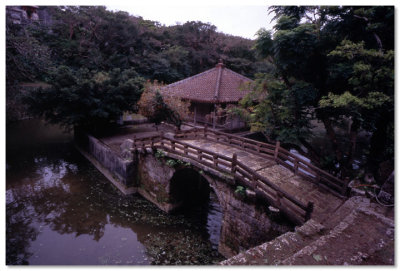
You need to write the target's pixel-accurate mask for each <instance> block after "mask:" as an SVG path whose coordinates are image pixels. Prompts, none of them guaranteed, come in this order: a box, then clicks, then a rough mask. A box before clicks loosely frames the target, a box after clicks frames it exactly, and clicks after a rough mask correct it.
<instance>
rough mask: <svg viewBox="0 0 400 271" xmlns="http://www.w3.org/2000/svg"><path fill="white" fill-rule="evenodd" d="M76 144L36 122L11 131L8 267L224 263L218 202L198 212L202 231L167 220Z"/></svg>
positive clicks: (188, 222)
mask: <svg viewBox="0 0 400 271" xmlns="http://www.w3.org/2000/svg"><path fill="white" fill-rule="evenodd" d="M31 130H32V132H30V131H31ZM38 130H39V131H40V132H38ZM71 139H72V137H71V135H68V134H62V133H61V132H60V131H59V130H58V129H56V128H55V127H53V126H48V127H44V126H43V123H42V122H40V121H36V120H31V121H25V122H21V123H20V124H18V125H16V126H15V127H8V128H7V153H6V160H7V161H6V162H7V171H6V178H7V180H6V182H7V183H6V227H7V229H6V246H7V248H6V253H7V254H6V255H7V256H6V262H7V264H8V265H19V264H41V265H43V264H50V265H57V264H59V265H63V264H80V265H83V264H134V265H140V264H212V263H214V262H218V261H220V260H222V258H221V256H220V255H219V254H218V253H217V250H216V249H217V243H218V239H219V227H220V223H221V212H220V211H219V209H218V208H219V206H218V204H217V201H216V200H215V199H214V200H213V199H212V200H210V202H208V205H209V206H211V208H201V212H202V215H200V214H199V213H197V214H195V213H192V216H194V217H203V218H204V214H205V216H206V219H205V220H204V219H201V218H200V220H201V221H203V222H202V224H199V221H200V220H196V219H193V217H191V216H190V215H187V214H176V215H174V216H171V215H166V214H165V213H163V212H162V211H160V210H159V209H157V208H156V207H155V206H154V205H152V204H151V203H149V202H147V201H146V200H144V199H143V198H141V197H137V196H129V197H122V196H121V195H120V194H119V192H118V191H116V189H115V188H114V187H113V186H112V185H111V184H110V183H109V182H108V181H107V180H106V179H105V178H104V177H103V176H102V175H101V174H100V173H99V172H98V171H97V170H96V169H95V168H94V167H93V166H92V165H91V164H89V163H88V162H87V161H86V160H85V159H84V158H82V156H80V155H79V154H78V153H77V152H76V151H75V149H74V148H73V145H72V143H71ZM207 210H210V211H207ZM207 217H208V219H207Z"/></svg>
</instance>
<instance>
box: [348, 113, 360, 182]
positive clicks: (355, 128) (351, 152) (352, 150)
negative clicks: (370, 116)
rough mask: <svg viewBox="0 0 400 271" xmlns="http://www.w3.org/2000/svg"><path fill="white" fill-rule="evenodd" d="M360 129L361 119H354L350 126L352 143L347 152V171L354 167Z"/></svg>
mask: <svg viewBox="0 0 400 271" xmlns="http://www.w3.org/2000/svg"><path fill="white" fill-rule="evenodd" d="M359 129H360V121H359V120H357V119H355V120H353V122H352V123H351V127H350V145H349V149H348V151H347V153H346V155H347V160H346V164H345V168H346V172H348V171H349V170H350V169H351V168H352V164H353V160H354V154H355V152H356V146H357V136H358V131H359ZM346 175H347V174H346Z"/></svg>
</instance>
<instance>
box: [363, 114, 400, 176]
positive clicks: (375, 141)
mask: <svg viewBox="0 0 400 271" xmlns="http://www.w3.org/2000/svg"><path fill="white" fill-rule="evenodd" d="M393 118H394V114H393V112H386V113H383V114H381V116H380V118H378V120H377V121H376V130H375V131H374V133H373V134H372V137H371V140H370V148H369V156H368V161H367V164H368V168H369V169H370V170H371V171H372V173H373V174H374V175H375V177H376V176H377V172H378V169H379V163H380V162H382V160H384V157H383V155H384V152H385V150H386V146H387V144H388V142H387V135H386V132H387V127H388V125H389V124H390V123H391V122H393V120H394V119H393Z"/></svg>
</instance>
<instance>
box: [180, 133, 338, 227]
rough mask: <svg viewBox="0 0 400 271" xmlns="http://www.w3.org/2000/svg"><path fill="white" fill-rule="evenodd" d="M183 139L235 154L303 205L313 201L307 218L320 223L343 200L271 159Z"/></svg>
mask: <svg viewBox="0 0 400 271" xmlns="http://www.w3.org/2000/svg"><path fill="white" fill-rule="evenodd" d="M183 141H184V142H186V143H188V144H191V145H194V146H197V147H201V148H203V149H207V150H209V151H212V152H216V153H219V154H223V155H226V156H228V157H232V155H233V154H234V153H236V154H237V158H238V160H239V161H240V162H242V163H243V164H245V165H247V166H248V167H250V168H252V169H254V170H256V171H257V173H259V174H260V175H261V176H264V177H266V178H268V179H269V180H270V181H272V182H273V183H275V184H276V185H278V186H279V187H281V188H282V189H283V190H284V191H286V192H287V193H289V194H290V195H292V196H294V197H295V198H296V199H298V200H299V201H301V202H303V203H304V204H307V203H308V202H309V201H311V202H313V203H314V211H313V213H312V216H311V217H312V218H313V219H314V220H315V221H317V222H319V223H322V222H324V221H325V220H326V218H327V217H328V216H329V215H330V214H331V213H332V212H334V211H335V210H336V209H338V208H339V207H340V206H341V205H342V204H343V203H344V200H343V199H341V198H339V197H337V196H335V195H333V194H331V193H330V192H328V191H325V190H322V188H319V187H318V186H317V185H315V184H313V183H311V182H310V181H307V180H305V179H303V178H302V177H300V176H296V175H295V174H294V173H293V172H292V171H290V170H289V169H287V168H285V167H284V166H281V165H279V164H277V163H276V162H275V161H274V160H273V159H268V158H265V157H261V156H259V155H256V154H253V153H249V152H246V151H243V150H242V149H239V148H235V147H233V146H229V145H225V144H220V143H215V142H210V141H207V140H203V139H196V140H183Z"/></svg>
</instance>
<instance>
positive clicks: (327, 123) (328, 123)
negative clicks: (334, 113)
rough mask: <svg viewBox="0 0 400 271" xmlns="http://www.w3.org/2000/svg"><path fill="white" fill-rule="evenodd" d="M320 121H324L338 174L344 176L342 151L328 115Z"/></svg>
mask: <svg viewBox="0 0 400 271" xmlns="http://www.w3.org/2000/svg"><path fill="white" fill-rule="evenodd" d="M322 122H323V123H324V126H325V130H326V133H327V135H328V138H329V139H330V141H331V144H332V148H333V151H334V153H335V157H336V160H337V161H338V163H339V168H340V175H341V176H340V177H341V178H344V177H345V176H344V174H345V173H346V169H345V167H344V163H343V153H342V151H341V150H340V147H339V144H338V139H337V136H336V133H335V130H334V129H333V127H332V122H331V120H330V119H329V118H328V117H325V116H324V117H323V118H322Z"/></svg>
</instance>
